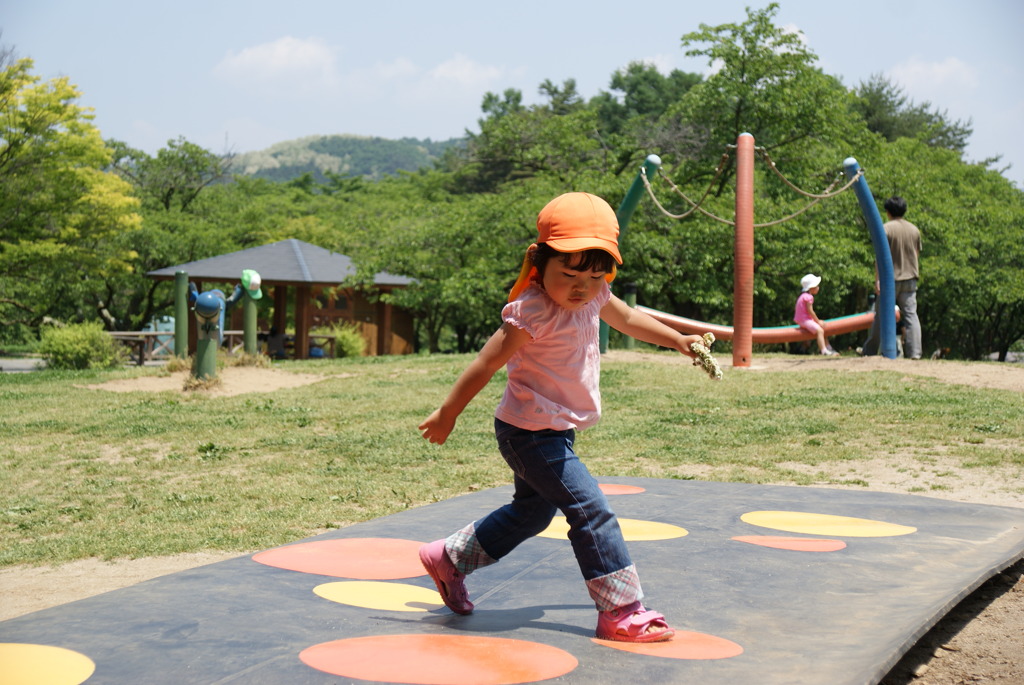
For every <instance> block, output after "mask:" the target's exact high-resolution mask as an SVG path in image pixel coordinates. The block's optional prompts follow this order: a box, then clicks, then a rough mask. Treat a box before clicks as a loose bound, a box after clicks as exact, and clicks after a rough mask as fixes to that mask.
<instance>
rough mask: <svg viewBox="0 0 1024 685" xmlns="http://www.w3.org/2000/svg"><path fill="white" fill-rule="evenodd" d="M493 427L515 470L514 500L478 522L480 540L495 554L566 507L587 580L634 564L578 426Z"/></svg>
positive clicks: (535, 531)
mask: <svg viewBox="0 0 1024 685" xmlns="http://www.w3.org/2000/svg"><path fill="white" fill-rule="evenodd" d="M494 431H495V435H496V436H497V438H498V449H499V450H501V456H502V457H504V459H505V461H506V462H507V463H508V465H509V467H511V469H512V471H513V472H514V473H515V492H514V494H513V496H512V501H511V502H510V503H509V504H506V505H505V506H503V507H501V508H499V509H496V510H495V511H493V512H491V513H490V514H488V515H487V516H486V517H484V518H483V519H481V520H480V521H478V522H477V523H476V524H475V525H476V538H477V541H478V542H479V543H480V546H481V547H483V550H484V551H485V552H486V553H487V554H488V555H489V556H490V557H491V558H493V559H495V560H497V559H500V558H502V557H503V556H505V555H507V554H508V553H509V552H511V551H512V550H513V549H515V548H516V546H518V545H519V544H520V543H522V542H524V541H525V540H527V539H529V538H531V537H533V536H534V535H537V534H538V533H540V532H542V531H543V530H544V529H545V528H547V527H548V525H549V524H550V523H551V519H552V518H553V517H554V515H555V512H556V511H561V512H562V513H563V514H564V515H565V518H566V520H567V521H568V523H569V541H570V542H571V543H572V548H573V552H575V554H576V561H577V562H578V563H579V566H580V571H581V572H582V573H583V578H584V580H588V581H589V580H593V579H595V578H600V577H601V576H606V575H608V574H612V573H615V572H617V571H622V570H623V569H626V568H627V567H630V566H632V564H633V562H632V561H631V560H630V557H629V551H628V550H627V549H626V542H625V540H624V539H623V537H622V531H621V530H620V529H619V522H618V520H617V519H616V518H615V514H614V513H613V512H612V510H611V509H610V508H609V506H608V500H607V499H606V498H605V495H604V493H603V492H601V488H600V487H598V484H597V481H596V480H595V479H594V477H593V476H592V475H590V471H588V470H587V467H586V466H585V465H584V464H583V462H581V461H580V459H579V457H577V456H576V453H575V452H574V451H573V443H574V441H575V439H576V432H575V431H574V430H566V431H556V430H542V431H529V430H523V429H522V428H517V427H515V426H513V425H510V424H508V423H505V422H504V421H501V420H500V419H495V420H494ZM630 573H632V570H630Z"/></svg>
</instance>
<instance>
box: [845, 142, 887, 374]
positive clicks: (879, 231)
mask: <svg viewBox="0 0 1024 685" xmlns="http://www.w3.org/2000/svg"><path fill="white" fill-rule="evenodd" d="M843 170H844V171H845V172H846V178H847V179H852V178H853V177H854V176H856V175H857V172H858V171H860V165H859V164H857V160H856V159H854V158H853V157H847V158H846V159H845V160H843ZM853 192H854V193H856V195H857V202H858V203H859V204H860V211H861V212H862V213H863V214H864V220H865V221H866V222H867V224H868V232H869V233H870V235H871V244H872V245H873V246H874V248H875V264H876V265H877V266H878V301H877V302H876V303H875V320H876V321H877V322H878V335H879V346H878V349H879V351H881V353H882V356H883V357H886V358H888V359H895V358H896V280H895V276H894V274H893V268H892V253H890V252H889V239H888V238H886V237H885V227H884V226H883V225H882V216H881V214H879V213H878V206H877V205H876V204H875V200H874V198H873V197H871V190H870V189H869V188H868V182H867V179H866V178H865V177H864V176H863V175H861V177H860V178H859V179H857V182H856V183H854V184H853Z"/></svg>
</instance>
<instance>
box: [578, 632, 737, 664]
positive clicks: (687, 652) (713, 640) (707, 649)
mask: <svg viewBox="0 0 1024 685" xmlns="http://www.w3.org/2000/svg"><path fill="white" fill-rule="evenodd" d="M590 639H591V641H592V642H595V643H596V644H599V645H601V646H602V647H611V648H612V649H618V650H620V651H623V652H633V653H634V654H644V655H646V656H660V657H662V658H664V659H695V660H697V659H728V658H730V657H734V656H739V655H740V654H742V653H743V648H742V647H740V646H739V645H738V644H736V643H735V642H733V641H732V640H726V639H725V638H724V637H717V636H715V635H708V634H706V633H694V632H691V631H689V630H677V631H676V634H675V636H674V637H673V638H672V639H671V640H669V641H667V642H649V643H647V644H643V643H638V642H615V641H613V640H599V639H598V638H596V637H592V638H590Z"/></svg>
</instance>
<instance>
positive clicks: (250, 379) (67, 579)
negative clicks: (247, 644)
mask: <svg viewBox="0 0 1024 685" xmlns="http://www.w3.org/2000/svg"><path fill="white" fill-rule="evenodd" d="M608 357H609V358H610V359H615V360H630V359H638V360H641V359H642V360H645V361H651V360H655V361H659V362H662V363H665V364H688V363H689V360H687V359H686V358H683V357H681V356H679V357H675V356H670V355H663V354H657V355H655V354H650V353H644V352H633V351H622V350H615V351H611V352H609V353H608ZM719 362H720V363H721V365H722V366H723V368H724V369H725V370H726V373H758V372H760V371H766V370H767V371H786V370H801V371H807V370H814V369H834V370H843V371H849V372H858V371H896V372H899V373H903V374H906V375H908V376H927V377H930V378H935V379H937V380H939V381H941V382H943V383H956V384H962V385H970V386H974V387H980V388H994V389H1000V390H1009V391H1013V392H1019V393H1022V394H1024V365H1022V364H999V363H983V362H970V363H966V362H956V361H945V360H935V361H932V360H920V361H910V360H904V359H885V358H883V357H853V356H842V357H838V358H836V357H832V358H818V357H811V356H808V357H796V356H794V357H793V358H765V359H758V358H755V359H754V360H753V363H752V365H751V366H750V367H749V368H743V369H733V368H731V363H730V360H729V359H728V358H725V357H724V356H721V357H719ZM218 375H219V376H220V378H221V383H220V385H219V386H218V387H214V388H212V389H208V390H202V391H191V392H204V393H207V394H209V395H210V396H230V395H237V394H243V393H252V392H268V391H271V390H275V389H281V388H290V387H298V386H301V385H307V384H310V383H316V382H317V381H320V380H322V379H323V378H325V377H324V376H318V375H315V374H293V373H287V372H283V371H279V370H274V369H260V368H252V367H229V368H226V369H223V370H222V372H218ZM186 376H187V374H186V373H178V374H170V375H165V376H147V377H144V378H135V379H126V380H119V381H112V382H108V383H103V384H100V385H96V386H89V387H92V388H96V389H99V390H105V391H112V392H135V391H144V392H145V391H148V392H165V391H170V392H185V390H184V384H185V379H186ZM1022 400H1024V398H1022ZM1007 448H1008V449H1018V450H1024V446H1020V445H1017V446H1013V445H1010V446H1007ZM856 467H857V471H858V473H859V474H861V476H860V477H861V478H862V479H864V480H867V481H868V482H869V483H870V489H872V490H880V491H889V492H902V493H908V492H911V493H913V492H914V491H915V490H917V489H921V490H923V492H921V493H920V494H925V495H927V496H929V497H938V498H943V499H950V500H956V501H961V502H975V503H982V504H992V505H999V506H1013V507H1024V483H1022V482H1021V480H1022V479H1021V475H1020V473H1019V471H1018V472H1012V470H1009V469H1007V470H1006V472H1005V473H1003V472H1002V471H1000V473H999V474H997V475H996V478H997V479H998V480H999V481H1000V485H999V486H997V487H995V488H993V486H992V479H993V475H992V474H991V473H990V472H989V471H986V472H985V473H984V474H983V473H981V472H980V471H979V472H977V473H975V472H973V471H972V470H970V469H962V468H960V467H959V466H958V465H957V464H956V463H954V460H953V459H949V460H948V462H946V461H944V459H943V457H942V456H941V455H938V456H936V455H934V454H932V455H929V458H928V459H927V460H925V461H922V460H919V459H915V457H914V455H912V454H911V455H907V456H904V457H894V456H889V457H885V458H879V459H876V460H869V461H866V462H865V461H861V462H858V463H857V465H856ZM825 475H826V476H827V477H828V478H829V479H830V480H831V479H835V480H840V481H841V480H842V478H841V476H842V474H841V473H838V472H837V473H828V474H825ZM851 477H852V476H851ZM936 483H937V484H939V486H940V487H934V486H935V484H936ZM823 485H825V486H826V487H842V488H851V489H858V488H862V487H863V486H859V485H856V484H851V485H841V484H840V485H836V484H835V483H834V482H832V483H823ZM237 556H242V555H241V554H239V553H235V552H232V553H217V552H200V553H196V554H181V555H176V556H172V557H153V558H146V559H130V560H119V561H112V562H107V561H101V560H97V559H86V560H83V561H77V562H73V563H70V564H65V565H63V566H59V567H55V568H53V567H51V568H38V567H13V568H8V569H3V570H0V588H2V589H0V620H5V619H8V618H13V617H15V616H21V615H24V614H28V613H31V612H33V611H38V610H41V609H45V608H48V607H52V606H57V605H60V604H63V603H66V602H70V601H74V600H77V599H84V598H86V597H90V596H92V595H96V594H100V593H103V592H108V591H111V590H116V589H118V588H121V587H126V586H129V585H133V584H135V583H139V582H142V581H144V580H148V579H150V578H155V577H157V576H162V575H166V574H170V573H175V572H177V571H182V570H186V569H189V568H193V567H196V566H202V565H205V564H210V563H214V562H216V561H221V560H223V559H228V558H234V557H237ZM1022 636H1024V561H1018V562H1017V563H1016V564H1014V565H1013V566H1011V567H1010V568H1008V569H1007V570H1006V571H1005V572H1003V573H1001V574H999V575H997V576H996V577H994V578H992V579H991V580H989V581H988V582H987V583H985V584H984V585H982V586H981V587H980V588H979V589H978V590H977V591H975V592H974V593H973V594H971V595H970V596H969V597H968V598H966V599H965V600H964V601H963V602H961V603H960V604H959V605H958V606H957V607H956V608H955V609H954V610H953V611H951V612H950V613H949V614H948V615H947V616H946V617H945V618H944V619H943V620H942V621H940V622H939V623H938V624H937V625H936V626H935V627H934V628H933V629H932V630H931V631H930V632H929V633H928V634H927V635H925V636H924V637H923V638H922V639H921V640H920V641H919V642H918V644H917V645H916V646H915V647H914V648H913V649H911V650H910V651H909V652H908V653H907V654H906V656H905V657H904V659H903V660H902V661H901V662H900V663H899V664H897V665H896V667H894V668H893V670H892V672H890V673H889V675H888V676H887V677H886V678H885V679H884V680H883V681H882V685H906V684H908V683H914V684H915V685H961V684H963V683H980V682H984V683H999V684H1005V685H1011V684H1016V685H1020V684H1021V683H1024V639H1022Z"/></svg>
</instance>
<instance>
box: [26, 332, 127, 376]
mask: <svg viewBox="0 0 1024 685" xmlns="http://www.w3.org/2000/svg"><path fill="white" fill-rule="evenodd" d="M39 352H40V354H42V355H43V359H45V360H46V365H47V366H48V367H49V368H51V369H102V368H111V367H114V366H120V365H121V364H123V363H124V362H125V361H126V360H127V358H128V350H126V349H125V348H124V346H123V345H120V344H119V343H118V342H117V341H116V340H114V339H113V338H112V337H111V336H110V335H108V334H107V332H106V331H105V330H103V326H102V325H101V324H100V323H99V322H89V323H80V324H71V325H68V326H63V327H61V328H51V327H47V328H44V329H43V330H42V342H41V343H40V344H39Z"/></svg>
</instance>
